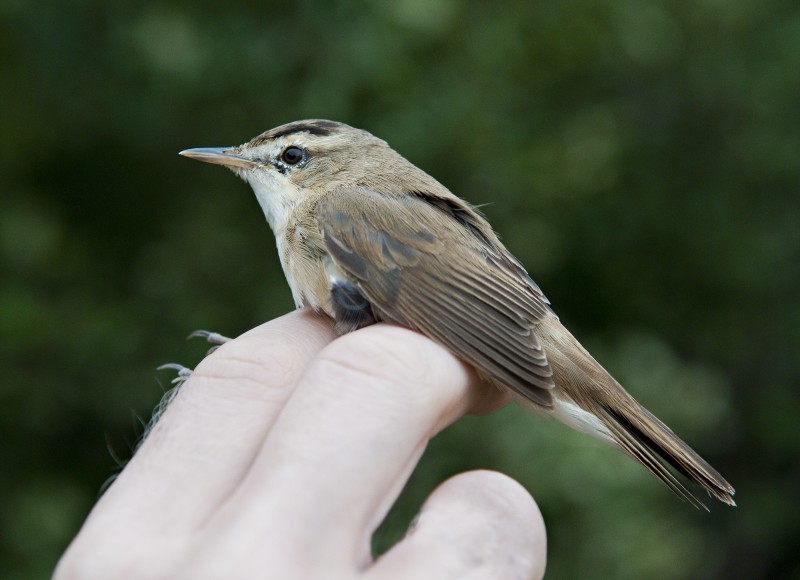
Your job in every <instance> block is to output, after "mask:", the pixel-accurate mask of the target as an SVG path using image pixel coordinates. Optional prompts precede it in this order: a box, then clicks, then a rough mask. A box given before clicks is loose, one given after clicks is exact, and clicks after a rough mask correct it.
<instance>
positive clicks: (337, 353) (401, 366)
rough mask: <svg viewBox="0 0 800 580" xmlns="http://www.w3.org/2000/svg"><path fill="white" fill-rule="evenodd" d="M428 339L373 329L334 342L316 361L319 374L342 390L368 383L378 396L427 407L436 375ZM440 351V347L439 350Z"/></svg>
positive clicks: (395, 329)
mask: <svg viewBox="0 0 800 580" xmlns="http://www.w3.org/2000/svg"><path fill="white" fill-rule="evenodd" d="M432 346H435V345H433V343H431V342H430V341H429V340H428V339H426V338H424V337H422V336H421V335H419V334H416V333H414V332H413V331H410V330H406V329H403V328H398V327H389V326H381V327H370V328H368V329H364V330H361V331H359V332H355V333H351V334H347V335H345V336H342V337H341V338H339V339H337V340H335V341H334V342H333V343H331V344H330V345H329V346H328V347H327V348H325V349H324V350H323V351H322V352H321V353H320V356H319V357H317V359H316V361H315V364H316V365H317V371H318V372H320V373H321V374H323V376H324V378H325V379H326V380H329V381H333V382H335V383H336V384H338V385H339V386H340V387H341V386H347V385H356V386H358V385H362V384H364V383H368V384H369V385H370V390H371V392H372V393H373V394H374V395H375V396H383V395H385V396H388V397H392V398H393V399H394V400H395V401H397V402H399V403H402V404H405V405H411V406H415V405H425V404H427V403H428V402H429V400H430V397H431V396H433V395H432V389H431V388H430V387H431V382H432V381H434V380H435V379H434V376H435V375H436V372H435V371H434V368H433V367H434V366H435V365H434V363H433V361H432V357H431V350H430V349H431V347H432ZM437 348H438V347H437Z"/></svg>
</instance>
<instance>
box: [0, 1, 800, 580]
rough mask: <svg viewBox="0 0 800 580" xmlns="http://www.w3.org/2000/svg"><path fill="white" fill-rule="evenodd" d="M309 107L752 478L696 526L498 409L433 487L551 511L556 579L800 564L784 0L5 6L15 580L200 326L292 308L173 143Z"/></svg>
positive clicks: (792, 37)
mask: <svg viewBox="0 0 800 580" xmlns="http://www.w3.org/2000/svg"><path fill="white" fill-rule="evenodd" d="M309 117H322V118H332V119H336V120H341V121H345V122H347V123H350V124H352V125H355V126H358V127H362V128H365V129H368V130H370V131H372V132H373V133H375V134H377V135H379V136H381V137H383V138H385V139H386V140H388V141H389V142H390V143H391V144H392V145H393V146H394V147H395V148H396V149H397V150H399V151H400V152H401V153H403V154H404V155H405V156H407V157H408V158H409V159H410V160H412V161H413V162H414V163H416V164H417V165H419V166H420V167H422V168H424V169H425V170H427V171H428V172H430V173H432V174H434V175H435V176H436V177H438V178H439V179H440V180H441V181H442V182H443V183H445V184H446V185H447V186H449V187H450V188H451V189H452V190H453V191H455V192H457V193H458V194H459V195H461V196H462V197H465V198H466V199H468V200H470V201H471V202H473V203H475V204H487V205H485V206H484V207H483V210H484V212H485V213H486V215H487V216H488V217H489V219H490V220H491V221H492V223H493V224H494V226H495V227H496V229H497V230H498V231H499V232H500V234H501V236H502V237H503V239H504V241H505V242H506V243H507V245H508V247H509V248H510V249H511V250H512V251H513V252H514V253H515V254H516V255H517V256H518V257H519V258H520V259H521V260H522V261H523V262H524V263H525V264H526V266H527V267H528V269H529V271H530V272H531V274H532V276H533V277H534V279H535V280H537V281H538V282H539V284H540V285H541V286H542V288H544V290H545V292H546V293H547V294H548V296H549V297H550V299H551V301H552V302H553V304H554V305H555V308H556V310H557V312H559V314H560V315H561V318H562V320H563V321H565V323H566V324H567V325H568V326H569V327H570V328H571V329H572V330H573V332H574V333H575V334H576V335H577V336H578V337H579V338H580V339H581V340H582V341H583V342H584V344H585V345H586V346H587V347H588V348H589V350H591V351H592V352H593V353H595V355H596V356H597V357H598V358H599V359H600V360H601V361H602V362H603V363H605V364H606V366H607V367H608V368H609V369H610V370H612V372H613V373H614V374H616V375H617V376H618V378H619V379H620V380H621V382H623V384H626V385H628V387H629V389H630V390H631V391H632V392H633V393H634V394H635V395H636V396H637V397H638V398H639V399H640V400H641V401H642V402H644V403H645V404H646V405H647V406H648V407H650V408H651V409H652V410H653V411H655V412H656V413H657V414H658V415H659V416H660V417H661V418H662V419H664V420H665V421H666V422H667V423H669V424H670V425H671V426H672V427H673V428H674V429H675V430H676V431H677V432H679V433H680V434H681V435H682V436H683V437H684V438H685V439H686V440H688V441H689V442H690V443H691V444H692V445H693V446H694V447H696V448H697V449H698V450H699V451H700V452H701V453H702V454H703V455H704V456H705V457H706V458H707V459H708V460H709V461H710V462H711V463H712V464H713V465H715V466H716V467H717V468H718V469H719V470H720V471H721V472H722V473H723V474H724V475H725V476H726V477H727V478H728V479H729V480H730V481H731V482H732V483H733V484H734V485H735V487H736V489H737V492H738V493H737V496H736V497H737V500H738V501H739V504H740V507H738V508H736V509H728V508H726V507H724V506H722V505H721V504H714V505H711V508H712V511H711V513H708V514H707V513H704V512H699V511H696V510H694V509H692V508H691V507H690V506H688V505H686V504H682V503H681V502H680V501H678V500H677V499H676V498H675V497H673V496H672V495H671V494H670V493H669V492H668V491H667V490H666V488H664V487H663V486H661V485H660V484H659V483H658V482H657V481H655V480H654V479H653V478H652V477H651V476H650V475H649V474H648V473H646V472H645V471H644V470H643V469H642V468H640V467H639V466H637V465H636V464H634V462H632V461H630V460H628V459H627V458H625V457H623V456H622V455H620V454H617V453H616V452H614V451H613V450H610V449H607V448H605V447H602V446H601V445H600V444H596V443H594V442H593V441H590V440H588V439H586V438H584V437H581V436H579V435H575V434H573V433H572V432H570V431H568V430H567V429H566V428H563V427H561V426H560V425H558V424H556V423H555V422H553V421H546V420H545V421H543V420H540V419H537V418H535V417H531V416H528V415H526V414H525V413H524V412H522V411H521V410H519V409H518V408H513V407H510V408H507V409H504V410H503V411H501V412H499V413H496V414H494V415H493V416H490V417H468V418H466V419H464V420H463V421H461V422H459V423H458V424H456V425H455V426H454V427H452V428H450V429H449V430H447V431H446V432H444V433H443V434H442V435H441V436H439V437H438V438H437V439H436V440H435V441H434V442H433V443H432V444H431V446H430V448H429V451H428V453H427V454H426V456H425V458H424V459H423V461H422V464H421V465H420V467H419V469H418V470H417V472H416V473H415V474H414V476H413V478H412V480H411V482H410V484H409V486H408V488H407V489H406V491H405V492H404V494H403V496H402V498H401V499H400V501H399V503H398V505H397V506H396V509H395V510H394V511H393V512H392V513H391V514H390V516H389V518H388V519H387V521H386V522H385V524H384V526H383V527H382V528H381V530H380V531H379V533H378V535H377V537H376V540H375V544H376V550H382V549H385V548H386V547H387V546H389V545H390V544H391V542H393V541H394V540H396V539H397V538H398V537H399V536H400V535H401V534H402V533H403V530H404V529H405V527H406V526H407V524H408V522H409V520H410V519H411V517H412V516H413V514H414V512H415V510H416V509H417V508H418V507H419V504H420V502H421V501H422V499H423V498H424V497H425V495H427V494H428V493H429V492H430V491H431V489H432V488H433V487H434V486H435V485H436V484H437V483H439V482H441V481H442V480H443V479H444V478H446V477H448V476H450V475H452V474H454V473H457V472H459V471H462V470H465V469H471V468H491V469H498V470H501V471H504V472H506V473H508V474H510V475H512V476H513V477H515V478H517V479H518V480H519V481H521V482H522V483H523V484H524V485H525V486H526V487H527V488H528V489H529V490H530V491H531V492H532V493H533V494H534V495H535V497H536V498H537V500H538V502H539V504H540V506H541V509H542V512H543V513H544V516H545V519H546V521H547V524H548V532H549V568H548V573H549V577H550V578H557V579H561V578H565V579H571V578H622V579H627V578H631V579H633V578H645V577H648V578H660V579H663V578H701V579H702V578H798V577H800V563H798V558H799V556H798V554H800V552H799V550H800V515H798V514H800V510H798V507H797V506H798V503H797V502H798V499H797V496H798V492H800V461H799V457H800V453H799V452H800V429H798V417H799V416H800V390H798V385H797V379H798V377H800V372H799V368H798V363H797V359H798V352H800V331H799V330H798V329H799V328H800V302H799V301H798V291H800V4H798V3H797V2H796V1H794V0H786V1H781V0H692V1H689V0H613V1H609V2H594V1H590V0H568V1H563V0H559V1H555V0H543V1H538V2H529V1H526V2H505V3H493V4H492V5H489V3H483V2H457V1H455V0H437V1H427V0H393V1H392V2H381V1H373V2H367V1H363V2H355V1H353V2H345V1H338V2H321V1H320V2H308V1H303V0H297V1H295V2H267V1H261V2H244V1H242V2H224V3H220V2H216V1H215V2H209V1H203V0H193V1H191V2H188V1H182V0H168V1H162V2H158V3H155V2H153V3H148V2H133V1H130V0H129V1H115V2H105V1H101V0H51V1H49V2H24V1H22V0H5V1H3V2H2V3H0V179H1V180H2V190H1V191H0V268H2V270H1V272H2V283H1V284H0V365H2V367H1V369H0V370H2V378H1V379H0V456H1V457H2V461H3V465H2V468H0V494H2V497H1V498H0V505H1V506H2V507H0V510H1V515H2V521H1V522H0V526H1V528H0V529H1V530H2V531H1V532H0V569H1V570H2V571H1V572H0V574H2V576H3V577H4V578H9V579H11V578H23V579H25V578H42V577H47V576H48V575H49V573H50V571H51V570H52V568H53V566H54V565H55V562H56V560H57V558H58V556H59V555H60V553H61V552H62V551H63V550H64V548H65V546H66V545H67V543H68V542H69V540H70V539H71V538H72V537H73V536H74V535H75V533H76V532H77V530H78V528H79V526H80V524H81V522H82V521H83V519H84V518H85V517H86V515H87V513H88V511H89V509H90V508H91V506H92V505H93V503H94V502H95V501H96V499H97V497H98V495H99V493H100V489H101V487H102V485H103V482H104V481H105V480H107V479H108V478H109V477H110V476H111V475H113V474H114V473H116V472H117V471H118V469H119V466H120V465H121V464H124V462H125V460H126V459H128V458H129V457H130V455H131V449H132V448H133V447H134V445H135V442H136V439H137V437H139V435H140V434H141V432H142V427H141V421H142V420H146V419H147V417H148V416H149V414H150V411H151V410H152V408H153V407H154V405H156V403H157V402H158V401H159V399H160V398H161V396H162V394H163V392H164V390H165V388H167V387H168V385H169V380H170V379H171V378H172V375H171V374H170V373H168V372H157V371H156V370H155V367H156V366H157V365H159V364H161V363H164V362H172V361H178V362H182V363H185V364H187V365H189V366H193V365H194V364H195V363H196V362H197V361H198V360H199V359H200V358H201V356H202V354H203V352H204V351H205V346H206V345H204V344H200V343H197V344H193V343H187V342H186V341H185V340H184V337H185V336H186V334H187V333H188V332H189V331H191V330H194V329H196V328H211V329H214V330H217V331H220V332H223V333H225V334H229V335H236V334H239V333H241V332H243V331H245V330H247V329H249V328H251V327H253V326H255V325H257V324H259V323H261V322H262V321H264V320H267V319H269V318H272V317H275V316H277V315H280V314H282V313H284V312H286V311H288V310H290V309H291V308H292V302H291V297H290V294H289V291H288V288H287V286H286V284H285V281H284V280H283V277H282V274H281V271H280V266H279V264H278V260H277V257H276V255H275V250H274V241H273V238H272V235H271V234H270V233H269V231H268V229H267V226H266V225H265V223H264V220H263V216H262V215H261V211H260V209H259V207H258V205H257V204H256V201H255V199H254V198H253V196H252V194H251V193H250V190H249V188H248V187H247V186H246V185H245V184H243V183H242V182H240V181H239V180H237V179H235V178H234V177H233V176H232V175H231V174H229V173H228V172H225V171H222V170H220V169H219V168H214V167H210V166H203V165H200V164H198V163H195V162H190V161H188V160H185V159H181V158H179V157H178V156H177V155H176V153H177V152H178V151H179V150H181V149H184V148H187V147H194V146H215V145H233V144H238V143H241V142H244V141H246V140H248V139H249V138H250V137H252V136H253V135H255V134H256V133H259V132H261V131H262V130H265V129H267V128H269V127H272V126H275V125H278V124H280V123H283V122H286V121H290V120H295V119H299V118H309Z"/></svg>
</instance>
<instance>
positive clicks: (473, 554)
mask: <svg viewBox="0 0 800 580" xmlns="http://www.w3.org/2000/svg"><path fill="white" fill-rule="evenodd" d="M546 546H547V539H546V535H545V528H544V521H543V520H542V515H541V513H540V512H539V508H538V507H537V506H536V503H535V502H534V501H533V498H532V497H531V496H530V495H529V494H528V492H527V491H525V489H524V488H523V487H522V486H521V485H519V484H518V483H517V482H515V481H514V480H513V479H511V478H509V477H507V476H505V475H502V474H500V473H497V472H491V471H474V472H469V473H462V474H461V475H457V476H455V477H453V478H451V479H449V480H448V481H446V482H445V483H443V484H442V485H441V486H439V487H438V488H437V489H436V490H435V491H434V492H433V494H432V495H431V496H430V497H429V498H428V500H427V501H426V502H425V505H424V506H423V508H422V511H421V512H420V514H419V517H418V519H417V521H416V523H415V525H414V527H413V528H412V529H411V530H410V531H409V533H408V535H407V536H406V537H405V538H404V539H403V540H402V541H401V542H400V543H399V544H397V545H396V546H395V547H394V548H392V549H391V550H390V551H389V552H388V553H386V554H385V555H384V556H383V557H382V558H381V559H380V560H378V561H377V562H376V563H375V565H374V566H373V567H372V569H370V570H369V572H368V573H367V575H366V576H367V578H381V579H382V580H383V579H390V578H398V579H400V578H414V579H415V580H417V579H419V580H426V579H431V580H448V579H450V578H457V579H469V580H479V579H486V580H494V579H496V578H541V577H542V576H544V569H545V563H546V558H547V553H546V552H547V550H546Z"/></svg>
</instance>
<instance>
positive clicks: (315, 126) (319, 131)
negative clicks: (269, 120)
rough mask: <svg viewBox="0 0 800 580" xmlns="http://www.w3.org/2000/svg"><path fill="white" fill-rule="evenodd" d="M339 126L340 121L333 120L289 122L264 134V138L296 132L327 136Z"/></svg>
mask: <svg viewBox="0 0 800 580" xmlns="http://www.w3.org/2000/svg"><path fill="white" fill-rule="evenodd" d="M337 127H338V123H333V122H331V121H313V122H310V123H298V124H289V125H287V126H285V127H283V128H282V129H281V130H280V131H275V132H274V133H273V132H269V133H267V134H266V135H264V140H265V141H266V140H267V139H277V138H278V137H284V136H286V135H294V134H295V133H311V134H312V135H319V136H323V137H324V136H326V135H330V134H331V133H333V132H334V131H335V130H336V128H337Z"/></svg>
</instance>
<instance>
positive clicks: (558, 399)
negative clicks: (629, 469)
mask: <svg viewBox="0 0 800 580" xmlns="http://www.w3.org/2000/svg"><path fill="white" fill-rule="evenodd" d="M540 332H541V334H540V338H541V339H542V342H543V345H544V347H545V350H546V352H547V359H548V362H549V363H550V366H551V368H552V370H553V380H554V381H555V383H556V385H557V387H556V390H555V393H554V395H555V397H554V406H553V409H552V410H551V412H552V414H553V415H555V416H556V418H558V419H559V420H560V421H562V422H563V423H565V424H567V425H569V426H570V427H573V428H574V429H577V430H578V431H581V432H584V433H587V434H589V435H592V436H594V437H596V438H598V439H600V440H601V441H603V442H605V443H609V444H611V445H612V446H614V447H617V448H618V449H620V450H622V451H623V452H624V453H626V454H628V455H630V456H631V457H632V458H634V459H635V460H637V461H638V462H639V463H641V464H642V465H643V466H644V467H646V468H647V469H648V470H649V471H650V472H651V473H652V474H653V475H655V476H656V477H657V478H658V479H660V480H661V481H662V482H663V483H664V484H665V485H666V486H667V487H669V488H670V489H671V490H672V491H673V492H674V493H675V494H676V495H677V496H678V497H680V498H681V499H683V500H685V501H688V502H689V503H691V504H692V505H694V506H695V507H698V508H703V509H708V508H706V506H705V505H704V504H703V502H702V501H700V499H699V498H698V497H697V496H696V495H694V493H692V491H691V490H689V489H688V488H687V487H686V486H685V485H684V484H683V482H682V481H681V479H680V478H679V477H678V476H677V475H676V473H677V474H680V475H683V476H685V477H686V478H687V479H689V480H690V481H692V482H694V483H696V484H697V485H699V486H700V487H702V488H703V489H705V490H706V491H707V492H708V493H709V494H710V495H712V496H713V497H715V498H717V499H718V500H720V501H721V502H723V503H726V504H728V505H730V506H735V505H736V504H735V503H734V501H733V495H734V489H733V487H732V486H731V485H730V484H729V483H728V482H727V481H725V479H724V478H723V477H722V476H721V475H720V474H719V473H718V472H717V471H716V470H715V469H714V468H713V467H711V466H710V465H709V464H708V463H707V462H706V461H705V460H704V459H703V458H702V457H700V456H699V455H698V454H697V453H696V452H695V451H694V450H693V449H692V448H691V447H689V446H688V445H687V444H686V443H684V442H683V441H682V440H681V439H680V438H679V437H678V436H677V435H675V433H673V432H672V430H671V429H670V428H669V427H667V426H666V425H665V424H664V423H662V422H661V421H660V420H659V419H658V418H656V417H655V416H654V415H653V414H652V413H651V412H650V411H648V410H647V409H645V408H644V407H643V406H642V405H640V404H639V403H638V402H637V401H636V400H635V399H634V398H633V397H632V396H631V395H630V394H628V392H627V391H625V389H623V388H622V386H621V385H620V384H619V383H618V382H617V381H616V380H614V378H613V377H612V376H611V375H610V374H609V373H608V372H607V371H606V370H605V369H604V368H603V367H602V366H601V365H600V363H598V362H597V361H596V360H594V358H593V357H592V355H590V354H589V353H588V352H587V351H586V349H584V348H583V346H581V344H580V343H579V342H578V341H577V340H576V339H575V337H573V336H572V334H570V333H569V331H568V330H567V329H566V328H564V327H563V326H562V325H561V323H560V322H558V320H557V319H555V317H553V319H549V320H546V321H544V323H543V324H542V326H541V327H540ZM670 468H672V469H670Z"/></svg>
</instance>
